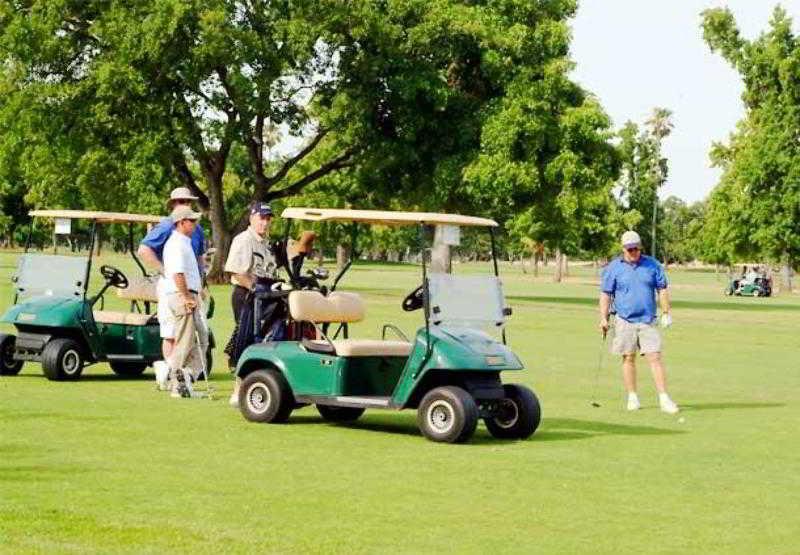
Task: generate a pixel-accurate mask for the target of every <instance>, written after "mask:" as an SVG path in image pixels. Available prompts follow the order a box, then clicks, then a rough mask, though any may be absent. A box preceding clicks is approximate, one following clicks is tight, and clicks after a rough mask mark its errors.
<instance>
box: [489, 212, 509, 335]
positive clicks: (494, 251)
mask: <svg viewBox="0 0 800 555" xmlns="http://www.w3.org/2000/svg"><path fill="white" fill-rule="evenodd" d="M489 238H490V240H491V242H492V264H493V265H494V276H495V277H496V278H499V277H500V271H499V270H498V267H497V246H496V242H495V237H494V228H493V227H490V228H489ZM500 334H501V335H502V337H503V345H507V344H508V343H507V341H506V328H505V327H503V329H502V330H501V331H500Z"/></svg>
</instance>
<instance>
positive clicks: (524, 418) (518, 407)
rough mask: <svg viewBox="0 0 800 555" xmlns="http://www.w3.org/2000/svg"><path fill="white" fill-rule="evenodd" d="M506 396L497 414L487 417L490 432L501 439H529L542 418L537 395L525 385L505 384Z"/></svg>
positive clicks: (486, 421) (487, 426) (485, 420)
mask: <svg viewBox="0 0 800 555" xmlns="http://www.w3.org/2000/svg"><path fill="white" fill-rule="evenodd" d="M503 391H504V392H505V395H506V398H505V400H504V402H503V405H502V406H501V408H500V411H499V413H498V414H497V415H495V416H493V417H491V418H485V419H484V422H485V423H486V428H488V430H489V433H490V434H492V435H493V436H494V437H496V438H501V439H527V438H529V437H531V436H532V435H533V432H535V431H536V428H538V427H539V422H541V420H542V408H541V406H540V405H539V399H537V398H536V395H535V394H534V393H533V391H531V390H530V389H528V388H527V387H525V386H524V385H517V384H507V385H504V386H503Z"/></svg>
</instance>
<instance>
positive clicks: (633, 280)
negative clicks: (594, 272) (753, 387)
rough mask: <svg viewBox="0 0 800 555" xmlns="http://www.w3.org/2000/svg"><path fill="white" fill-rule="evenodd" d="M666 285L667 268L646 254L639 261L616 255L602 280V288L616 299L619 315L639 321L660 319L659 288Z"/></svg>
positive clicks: (641, 322)
mask: <svg viewBox="0 0 800 555" xmlns="http://www.w3.org/2000/svg"><path fill="white" fill-rule="evenodd" d="M666 288H667V275H666V274H665V273H664V268H662V267H661V264H659V262H658V260H656V259H655V258H653V257H652V256H646V255H644V254H643V255H642V256H641V257H640V258H639V261H638V262H637V263H635V264H633V263H630V262H625V260H623V258H622V257H618V258H615V259H614V260H612V261H611V262H610V263H609V264H608V266H606V269H605V270H604V271H603V278H602V280H601V283H600V290H601V291H602V292H603V293H606V294H607V295H611V296H612V297H613V298H614V308H615V310H616V312H617V316H618V317H620V318H622V319H623V320H626V321H628V322H633V323H635V324H650V323H652V322H653V321H654V320H655V319H656V290H658V289H666Z"/></svg>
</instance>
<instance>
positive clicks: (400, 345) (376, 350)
mask: <svg viewBox="0 0 800 555" xmlns="http://www.w3.org/2000/svg"><path fill="white" fill-rule="evenodd" d="M332 343H333V348H334V349H336V354H337V355H339V356H340V357H407V356H408V355H410V354H411V349H412V345H411V343H408V342H406V341H380V340H377V339H337V340H334V341H332Z"/></svg>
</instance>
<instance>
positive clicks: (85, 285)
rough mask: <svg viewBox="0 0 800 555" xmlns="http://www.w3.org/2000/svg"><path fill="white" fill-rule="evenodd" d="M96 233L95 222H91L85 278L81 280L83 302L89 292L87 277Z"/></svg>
mask: <svg viewBox="0 0 800 555" xmlns="http://www.w3.org/2000/svg"><path fill="white" fill-rule="evenodd" d="M96 233H97V220H92V230H91V231H90V232H89V260H88V262H87V263H86V277H84V278H83V300H84V301H85V300H86V293H87V292H88V291H89V276H90V275H91V272H92V257H93V256H94V239H95V234H96Z"/></svg>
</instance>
